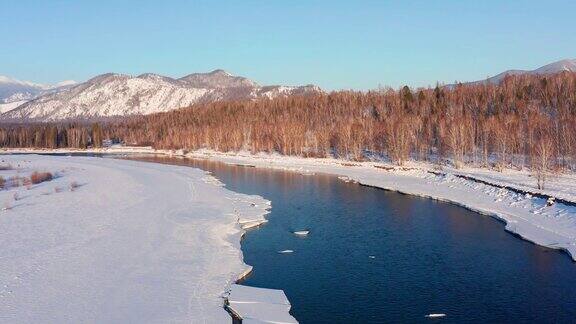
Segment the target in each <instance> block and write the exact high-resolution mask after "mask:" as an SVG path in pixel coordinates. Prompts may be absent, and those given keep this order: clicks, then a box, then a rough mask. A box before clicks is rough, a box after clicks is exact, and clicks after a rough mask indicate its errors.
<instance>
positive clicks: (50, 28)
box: [0, 0, 576, 89]
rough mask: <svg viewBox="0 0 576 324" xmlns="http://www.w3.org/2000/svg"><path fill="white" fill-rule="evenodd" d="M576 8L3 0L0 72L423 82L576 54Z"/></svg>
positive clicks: (362, 85) (427, 2)
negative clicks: (217, 72) (219, 72)
mask: <svg viewBox="0 0 576 324" xmlns="http://www.w3.org/2000/svg"><path fill="white" fill-rule="evenodd" d="M574 13H576V1H574V0H570V1H568V0H567V1H554V0H548V1H528V0H526V1H463V0H462V1H456V0H455V1H431V0H423V1H352V0H349V1H337V0H331V1H314V0H308V1H296V0H291V1H274V0H262V1H245V0H242V1H215V0H213V1H177V0H164V1H159V0H156V1H146V0H124V1H122V0H118V1H111V0H93V1H92V0H68V1H62V0H36V1H33V0H0V42H1V43H0V75H8V76H11V77H14V78H18V79H24V80H31V81H37V82H44V83H51V82H57V81H61V80H66V79H74V80H78V81H80V80H85V79H87V78H89V77H92V76H94V75H96V74H100V73H105V72H119V73H127V74H133V75H135V74H140V73H144V72H154V73H159V74H164V75H168V76H172V77H180V76H183V75H185V74H188V73H191V72H203V71H210V70H213V69H216V68H223V69H225V70H227V71H229V72H231V73H233V74H236V75H243V76H246V77H249V78H251V79H253V80H255V81H257V82H259V83H261V84H307V83H314V84H318V85H320V86H321V87H324V88H326V89H342V88H344V89H349V88H354V89H370V88H376V87H377V86H378V85H379V84H382V85H390V86H393V87H398V86H400V85H402V84H409V85H412V86H425V85H433V84H434V83H435V82H436V81H437V80H439V81H441V82H451V81H454V80H461V81H462V80H476V79H483V78H485V77H486V76H488V75H493V74H495V73H498V72H501V71H502V70H505V69H509V68H527V69H532V68H536V67H539V66H540V65H543V64H546V63H550V62H552V61H556V60H559V59H563V58H576V20H575V19H576V16H575V14H574Z"/></svg>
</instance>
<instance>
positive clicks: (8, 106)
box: [0, 100, 28, 114]
mask: <svg viewBox="0 0 576 324" xmlns="http://www.w3.org/2000/svg"><path fill="white" fill-rule="evenodd" d="M26 102H28V100H20V101H14V102H9V103H0V114H3V113H5V112H8V111H10V110H13V109H16V108H18V107H19V106H20V105H23V104H24V103H26Z"/></svg>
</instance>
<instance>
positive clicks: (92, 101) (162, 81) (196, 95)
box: [2, 70, 321, 121]
mask: <svg viewBox="0 0 576 324" xmlns="http://www.w3.org/2000/svg"><path fill="white" fill-rule="evenodd" d="M317 91H321V90H320V88H318V87H316V86H312V85H308V86H301V87H288V86H264V87H262V86H260V85H258V84H257V83H255V82H253V81H251V80H249V79H246V78H244V77H238V76H233V75H231V74H229V73H227V72H225V71H223V70H215V71H212V72H209V73H194V74H190V75H187V76H185V77H183V78H180V79H173V78H169V77H165V76H162V75H158V74H152V73H147V74H142V75H139V76H136V77H134V76H129V75H123V74H114V73H108V74H102V75H99V76H97V77H94V78H92V79H90V80H88V81H86V82H84V83H81V84H78V85H76V86H73V87H71V88H69V89H66V90H65V91H58V92H54V93H47V94H44V95H41V96H39V97H37V98H36V99H34V100H31V101H29V102H26V103H24V104H22V105H20V106H18V107H17V108H16V109H13V110H11V111H8V112H6V113H3V114H2V118H3V119H24V120H42V121H53V120H63V119H77V118H80V119H87V118H96V117H112V116H126V115H135V114H144V115H146V114H152V113H156V112H163V111H169V110H173V109H178V108H181V107H186V106H190V105H192V104H194V103H202V102H211V101H218V100H233V99H256V98H261V97H267V98H273V97H278V96H288V95H292V94H305V93H312V92H317Z"/></svg>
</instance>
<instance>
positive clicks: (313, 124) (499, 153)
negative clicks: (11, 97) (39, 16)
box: [0, 72, 576, 170]
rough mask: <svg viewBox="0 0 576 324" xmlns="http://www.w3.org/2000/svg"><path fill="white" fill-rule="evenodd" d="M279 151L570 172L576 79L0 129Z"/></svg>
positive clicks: (337, 95) (48, 141)
mask: <svg viewBox="0 0 576 324" xmlns="http://www.w3.org/2000/svg"><path fill="white" fill-rule="evenodd" d="M105 138H117V139H120V140H122V141H124V142H125V143H127V144H136V145H152V146H154V147H155V148H163V149H189V150H194V149H200V148H210V149H214V150H217V151H239V150H249V151H251V152H253V153H256V152H279V153H281V154H285V155H298V156H304V157H326V156H334V157H339V158H345V159H350V160H365V159H367V158H371V157H374V156H378V157H381V158H388V159H390V160H391V161H393V162H395V163H397V164H399V165H401V164H403V163H404V162H405V161H407V160H408V159H415V160H422V161H434V162H444V161H446V160H450V161H451V162H452V163H453V164H454V165H455V166H456V167H459V166H461V165H463V164H468V163H473V164H475V165H485V166H487V165H493V166H496V167H504V166H518V167H523V166H531V167H533V168H535V169H543V170H552V169H555V170H556V169H563V168H564V169H565V168H574V161H576V73H570V72H562V73H558V74H555V75H549V76H535V75H520V76H508V77H506V78H505V79H504V80H503V81H501V82H500V84H497V85H494V84H488V83H486V82H480V83H473V84H457V85H453V86H436V87H430V88H421V89H410V88H409V87H407V86H405V87H402V88H400V89H398V90H394V89H391V88H386V89H379V90H378V91H368V92H357V91H336V92H331V93H316V94H310V95H305V96H290V97H281V98H275V99H261V100H253V101H231V102H214V103H205V104H197V105H193V106H191V107H187V108H182V109H179V110H175V111H170V112H165V113H158V114H153V115H147V116H132V117H127V118H122V119H117V120H112V121H108V122H101V123H95V124H86V123H51V124H28V125H14V124H12V125H0V146H2V147H47V148H56V147H74V148H84V147H88V146H95V147H98V146H101V145H102V140H103V139H105Z"/></svg>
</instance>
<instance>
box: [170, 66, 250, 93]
mask: <svg viewBox="0 0 576 324" xmlns="http://www.w3.org/2000/svg"><path fill="white" fill-rule="evenodd" d="M178 80H179V81H180V82H182V83H184V84H186V85H187V86H190V87H194V88H203V89H220V88H250V87H258V84H257V83H256V82H254V81H251V80H249V79H247V78H244V77H239V76H233V75H232V74H230V73H228V72H226V71H224V70H222V69H217V70H214V71H212V72H208V73H192V74H189V75H187V76H185V77H182V78H180V79H178Z"/></svg>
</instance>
